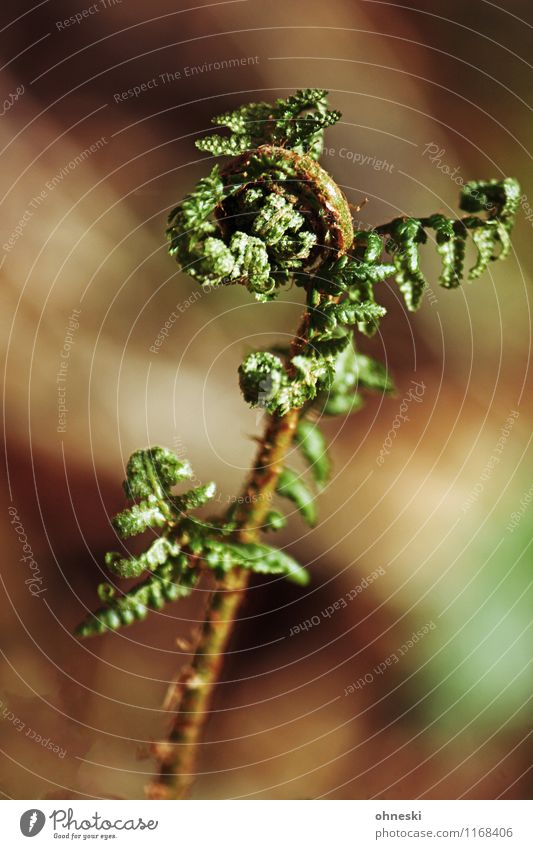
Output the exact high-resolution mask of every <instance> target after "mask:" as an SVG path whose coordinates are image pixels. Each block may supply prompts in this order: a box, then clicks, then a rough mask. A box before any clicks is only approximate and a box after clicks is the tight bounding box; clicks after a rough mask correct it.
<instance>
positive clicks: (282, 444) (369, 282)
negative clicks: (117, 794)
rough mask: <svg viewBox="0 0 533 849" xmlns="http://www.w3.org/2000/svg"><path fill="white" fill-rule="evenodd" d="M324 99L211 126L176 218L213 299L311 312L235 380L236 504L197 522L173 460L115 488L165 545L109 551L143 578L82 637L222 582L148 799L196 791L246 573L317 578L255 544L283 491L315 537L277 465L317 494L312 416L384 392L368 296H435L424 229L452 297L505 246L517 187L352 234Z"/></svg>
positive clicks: (152, 460) (325, 468) (159, 751)
mask: <svg viewBox="0 0 533 849" xmlns="http://www.w3.org/2000/svg"><path fill="white" fill-rule="evenodd" d="M326 95H327V92H326V91H323V90H321V89H306V90H305V91H298V92H296V94H294V95H293V96H291V97H289V98H287V99H285V100H277V101H276V102H275V103H274V104H269V103H252V104H248V105H245V106H242V107H240V108H239V109H237V110H236V111H234V112H228V113H225V114H223V115H221V116H219V117H218V118H215V119H214V123H215V124H217V125H219V126H222V127H225V128H226V129H227V130H229V133H227V134H226V135H224V136H221V135H214V134H211V135H208V136H207V137H206V138H203V139H200V140H199V141H197V142H196V145H197V147H198V148H199V149H200V150H203V151H206V152H208V153H210V154H212V155H213V156H216V157H218V156H223V157H230V158H229V160H228V159H226V161H225V164H224V165H223V166H222V167H220V166H219V165H218V164H216V165H215V166H214V167H213V168H212V170H211V172H210V174H209V175H208V176H206V177H203V178H202V179H201V180H200V181H199V183H198V185H197V187H196V189H195V190H194V191H193V192H191V193H190V194H189V195H187V196H186V197H185V198H184V199H183V200H182V201H181V202H180V203H179V204H178V205H177V206H176V208H175V209H174V210H173V211H172V212H171V214H170V216H169V222H168V230H167V235H168V238H169V250H170V253H171V255H172V256H173V257H175V259H176V260H177V262H178V263H179V265H180V267H181V269H182V270H183V271H185V272H186V273H187V274H189V275H190V276H191V277H194V278H195V279H196V280H198V281H200V282H201V283H202V284H208V285H209V286H212V287H223V286H227V285H231V284H235V283H238V284H241V285H242V286H244V287H245V288H246V289H247V290H248V291H249V292H250V293H251V294H252V295H253V296H254V297H255V298H256V299H257V300H258V301H270V300H272V299H274V298H276V296H277V294H278V292H279V290H280V288H281V287H282V286H284V285H285V284H288V283H292V284H294V285H296V286H298V287H300V288H301V289H302V290H303V292H304V294H305V309H304V313H303V316H302V319H301V322H300V326H299V328H298V330H297V332H296V335H295V337H294V339H293V341H292V343H291V345H290V346H288V347H287V348H286V349H284V348H281V347H279V346H277V347H275V348H274V349H271V350H261V351H254V352H253V353H251V354H249V355H248V356H247V357H246V358H245V359H244V361H243V362H242V364H241V366H240V368H239V384H240V387H241V391H242V394H243V396H244V398H245V400H246V401H247V402H248V403H249V404H251V405H252V406H255V407H259V408H262V409H263V410H264V411H265V413H266V415H267V423H266V428H265V433H264V435H263V438H262V440H261V443H260V447H259V450H258V453H257V457H256V460H255V462H254V465H253V467H252V470H251V472H250V475H249V478H248V480H247V481H246V483H245V485H244V488H243V492H242V497H241V498H239V499H238V500H237V501H236V502H235V505H234V506H232V507H231V508H230V509H229V510H228V511H227V512H226V513H225V514H224V515H222V516H217V517H213V518H210V519H207V520H206V519H200V518H198V517H197V516H194V512H193V511H195V510H196V509H197V508H199V507H202V506H203V505H204V504H206V503H207V502H209V500H210V499H211V498H212V497H213V495H214V493H215V484H213V483H208V484H206V485H204V486H200V487H196V488H194V489H190V490H188V491H185V492H184V493H182V494H181V495H176V494H174V493H173V488H174V487H175V486H176V485H177V484H181V483H182V482H183V481H186V480H188V479H190V478H191V476H192V470H191V468H190V466H189V465H188V463H185V462H182V461H180V460H179V459H178V458H177V457H176V456H175V455H174V454H173V453H172V452H171V451H168V450H167V449H165V448H161V447H153V448H147V449H144V450H140V451H136V452H135V453H134V454H133V455H132V457H131V458H130V460H129V463H128V466H127V471H126V481H125V484H124V487H125V491H126V495H127V497H128V498H129V499H130V501H131V502H132V504H131V506H129V507H128V508H126V510H124V511H123V512H122V513H119V515H118V516H116V517H115V518H114V520H113V525H114V528H115V530H116V532H117V534H118V535H119V536H120V537H122V538H124V539H125V538H128V537H130V536H133V535H136V534H141V533H143V532H145V531H148V530H151V531H152V532H153V531H155V530H158V531H160V535H159V536H157V537H156V539H155V540H154V539H153V538H152V542H151V543H150V544H149V546H148V548H147V549H146V551H145V552H144V553H143V554H141V555H138V556H123V555H122V554H119V553H117V552H109V553H108V554H107V555H106V565H107V567H108V568H109V570H110V571H111V572H113V573H114V574H115V575H117V576H118V577H124V578H134V577H140V576H141V575H142V574H143V573H147V577H145V578H144V579H143V580H142V581H141V582H140V583H138V584H137V585H136V586H135V587H134V588H133V589H130V590H127V591H126V592H123V593H119V594H118V595H117V591H116V589H115V588H114V587H112V586H111V585H110V584H102V585H100V587H99V596H100V598H101V600H102V602H103V604H102V607H101V608H100V609H99V610H97V611H96V613H95V614H91V615H90V616H89V617H87V618H86V619H85V621H84V622H83V623H82V624H81V625H80V626H79V628H78V631H77V633H78V634H79V635H80V636H82V637H89V636H93V635H97V634H101V633H103V632H104V631H107V630H116V629H118V628H121V627H124V626H126V625H130V624H131V623H133V622H134V621H136V620H137V619H144V618H145V617H146V615H147V614H148V612H149V610H150V609H155V610H159V609H161V607H162V606H163V605H164V604H166V603H167V602H171V601H175V600H177V599H179V598H183V597H184V596H187V595H189V594H190V593H191V592H192V591H193V589H194V587H195V586H196V585H197V584H198V582H199V581H200V580H201V578H202V575H203V573H205V572H211V573H212V574H213V575H214V580H215V583H216V590H215V592H214V593H213V595H212V597H211V600H210V602H209V603H208V605H207V608H206V611H205V620H204V623H203V627H202V632H201V636H200V639H199V642H198V645H197V648H196V653H195V655H194V658H193V660H192V662H191V664H190V665H189V666H188V667H186V668H185V669H183V670H182V672H181V674H180V676H179V678H178V681H177V683H176V685H175V686H174V687H173V689H172V691H171V693H170V698H169V700H168V704H169V705H170V708H171V711H172V725H171V728H170V731H169V735H168V738H167V739H166V740H165V741H163V742H160V743H156V744H154V748H153V752H154V755H155V757H156V759H157V761H158V766H159V777H158V778H157V779H155V780H154V781H153V782H152V783H151V785H150V787H149V788H148V795H149V796H150V797H151V798H176V799H178V798H184V797H186V796H187V795H188V793H189V791H190V787H191V784H192V782H193V778H194V769H195V757H196V751H197V747H198V743H199V741H200V739H201V733H202V728H203V725H204V723H205V720H206V717H207V715H208V712H209V706H210V701H211V696H212V693H213V689H214V687H215V685H216V681H217V678H218V674H219V670H220V666H221V662H222V658H223V655H224V651H225V649H226V646H227V642H228V639H229V637H230V635H231V631H232V628H233V624H234V621H235V618H236V614H237V611H238V608H239V605H240V604H241V601H242V597H243V594H244V590H245V589H246V586H247V582H248V579H249V575H250V574H251V573H253V572H256V573H260V574H263V575H278V576H283V577H285V578H287V579H289V580H291V581H294V582H296V583H298V584H301V585H305V584H306V583H307V582H308V580H309V575H308V573H307V571H306V570H305V569H304V568H303V567H302V566H300V565H299V564H298V563H297V562H296V561H295V560H294V559H293V558H292V557H290V556H289V555H287V554H286V553H285V552H283V551H281V550H279V549H276V548H273V547H271V546H269V545H266V544H264V543H263V542H260V534H262V533H264V532H267V531H275V530H278V529H279V528H281V527H283V526H284V524H285V518H284V516H283V515H282V513H280V512H279V511H278V510H274V509H272V498H273V496H274V495H275V494H276V493H277V494H278V495H279V496H280V497H281V498H285V499H288V500H290V501H291V502H292V503H293V504H294V505H295V507H296V508H297V510H298V511H299V513H300V514H301V516H302V518H303V519H304V521H306V522H307V523H308V524H309V525H311V526H312V525H314V524H315V523H316V521H317V511H316V506H315V494H314V492H313V489H312V487H310V486H309V485H308V483H307V482H306V481H305V480H304V479H303V477H302V476H301V475H299V474H298V473H297V472H295V471H294V470H293V469H291V468H289V467H288V466H287V465H286V462H285V457H286V454H287V452H288V450H289V448H290V447H291V445H293V444H295V445H296V446H297V447H298V449H299V450H300V452H301V454H302V456H303V458H304V459H305V461H306V463H307V465H308V467H309V469H310V473H311V478H312V480H313V481H314V487H315V490H320V488H321V487H323V486H324V485H325V484H326V483H327V481H328V478H329V474H330V469H331V463H330V460H329V458H328V453H327V445H326V440H325V438H324V436H323V434H322V432H321V430H320V428H319V425H318V420H319V419H320V417H321V416H338V415H341V416H344V415H347V414H349V413H352V412H355V411H356V410H358V409H360V407H361V405H362V403H363V394H362V393H363V392H364V391H366V390H369V391H373V392H379V393H383V392H390V391H391V390H392V388H393V384H392V380H391V377H390V375H389V374H388V372H387V370H386V368H385V367H384V366H383V365H382V364H381V363H379V362H377V361H376V360H374V359H373V358H371V357H369V356H367V355H365V354H363V353H361V352H360V351H359V350H358V349H357V347H356V345H355V342H354V331H358V332H360V333H361V334H364V335H367V336H370V335H372V334H373V333H375V332H376V330H377V328H378V326H379V322H380V320H381V319H382V318H383V316H384V315H385V312H386V311H385V309H384V307H383V306H381V305H380V304H379V303H378V300H377V299H376V294H375V290H376V288H377V289H378V290H379V284H382V283H383V282H384V281H385V280H387V279H389V278H390V279H393V280H394V281H395V283H396V284H397V285H398V287H399V290H400V292H401V294H402V296H403V298H404V300H405V304H406V306H407V309H408V310H410V311H414V310H416V309H418V307H419V306H420V303H421V300H422V297H423V294H424V290H425V289H426V287H427V282H426V280H425V278H424V275H423V273H422V271H421V268H420V256H419V248H420V246H421V245H423V244H424V243H425V242H427V240H428V236H429V235H430V234H433V238H434V241H435V244H436V247H437V251H438V252H439V254H440V256H441V258H442V272H441V276H440V281H439V282H440V285H441V286H443V287H445V288H448V289H450V288H455V287H457V286H459V285H460V283H461V281H462V278H463V266H464V258H465V251H466V245H467V240H468V238H470V239H471V240H472V243H473V244H474V246H475V248H476V249H477V260H476V262H475V264H474V266H473V267H472V268H471V269H470V271H469V272H468V277H469V279H474V278H476V277H479V276H480V274H481V273H482V272H483V271H484V270H485V269H486V268H487V266H488V264H489V263H490V262H491V261H493V260H496V259H503V258H504V257H505V256H507V254H508V253H509V250H510V244H511V243H510V232H511V229H512V225H513V220H514V216H515V214H516V211H517V208H518V203H519V199H520V187H519V185H518V183H517V182H516V180H513V179H510V178H507V179H504V180H502V181H497V180H489V181H478V182H472V183H468V184H467V185H466V186H465V187H464V188H463V191H462V192H461V197H460V208H461V209H462V210H463V211H464V212H465V213H467V214H466V215H464V216H462V217H460V218H448V217H446V216H444V215H442V214H440V213H439V214H435V215H430V216H429V217H425V218H413V217H399V218H395V219H394V220H393V221H390V222H389V223H387V224H383V225H382V226H380V227H376V228H374V229H373V230H369V231H354V229H353V225H352V218H351V214H350V209H349V205H348V201H347V200H346V198H345V196H344V194H343V192H342V191H341V189H340V188H339V186H338V185H337V184H336V183H335V182H334V180H333V178H332V177H331V176H330V175H329V174H328V173H327V172H326V171H325V170H324V169H323V168H322V167H321V166H320V165H319V164H318V159H319V157H320V154H321V150H322V140H323V132H324V129H325V128H327V127H329V126H331V125H332V124H334V123H335V122H336V121H338V120H339V118H340V113H339V112H337V111H333V110H329V109H328V108H327V100H326Z"/></svg>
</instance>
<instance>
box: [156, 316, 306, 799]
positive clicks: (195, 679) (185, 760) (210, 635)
mask: <svg viewBox="0 0 533 849" xmlns="http://www.w3.org/2000/svg"><path fill="white" fill-rule="evenodd" d="M308 324H309V317H308V313H307V312H306V313H305V314H304V317H303V319H302V322H301V324H300V327H299V328H298V332H297V334H296V336H295V337H294V340H293V342H292V345H291V352H290V357H291V356H294V355H295V354H296V353H297V352H298V351H299V350H300V348H301V347H302V345H304V344H305V341H306V339H307V330H308ZM300 412H301V411H300V410H299V409H292V410H289V412H288V413H286V414H285V415H284V416H269V419H268V423H267V426H266V429H265V433H264V435H263V438H262V440H261V444H260V446H259V450H258V452H257V456H256V458H255V462H254V465H253V467H252V470H251V472H250V475H249V478H248V481H247V483H246V485H245V487H244V490H243V493H242V495H243V498H242V499H241V500H240V506H239V511H238V512H237V516H236V520H237V524H238V530H237V531H236V532H235V537H236V539H237V540H238V541H239V542H246V543H247V542H254V541H255V540H256V539H257V537H258V535H259V531H260V530H261V526H262V525H263V524H264V521H265V517H266V514H267V512H268V511H269V509H270V506H271V502H272V497H273V495H274V493H275V490H276V484H277V481H278V477H279V475H280V473H281V471H282V469H283V465H284V461H285V456H286V454H287V451H288V450H289V448H290V446H291V443H292V441H293V438H294V434H295V431H296V427H297V425H298V419H299V416H300ZM248 581H249V573H248V572H247V571H246V570H243V569H233V570H232V571H231V572H230V573H229V574H228V575H227V576H226V577H225V578H224V580H223V581H219V582H218V586H217V589H216V591H215V592H214V594H213V596H212V598H211V601H210V603H209V604H208V607H207V610H206V613H205V619H204V622H203V625H202V630H201V635H200V639H199V642H198V645H197V647H196V652H195V655H194V657H193V659H192V662H191V664H190V665H189V666H188V667H187V668H186V669H185V670H183V671H182V673H181V675H180V677H179V679H178V681H177V683H176V684H175V685H174V688H173V692H172V693H171V703H172V709H173V711H174V716H173V720H172V726H171V730H170V733H169V735H168V738H167V740H166V741H165V742H164V743H160V744H157V745H155V746H154V752H155V755H156V758H157V759H158V761H159V777H158V779H157V780H155V781H153V782H152V783H151V784H150V785H149V787H148V790H147V795H148V798H151V799H185V798H187V797H188V795H189V792H190V788H191V785H192V783H193V781H194V769H195V763H196V756H197V751H198V744H199V742H200V739H201V735H202V731H203V728H204V725H205V722H206V720H207V717H208V714H209V709H210V704H211V700H212V697H213V694H214V690H215V687H216V683H217V681H218V677H219V673H220V669H221V667H222V663H223V659H224V652H225V650H226V647H227V645H228V642H229V640H230V638H231V635H232V633H233V629H234V627H235V622H236V618H237V613H238V610H239V607H240V605H241V603H242V601H243V598H244V594H245V591H246V588H247V586H248Z"/></svg>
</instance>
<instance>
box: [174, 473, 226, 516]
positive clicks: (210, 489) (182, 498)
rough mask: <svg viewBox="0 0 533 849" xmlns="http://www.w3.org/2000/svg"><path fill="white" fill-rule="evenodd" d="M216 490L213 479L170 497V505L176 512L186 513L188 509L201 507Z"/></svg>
mask: <svg viewBox="0 0 533 849" xmlns="http://www.w3.org/2000/svg"><path fill="white" fill-rule="evenodd" d="M216 490H217V485H216V483H214V482H213V481H210V483H206V484H204V485H203V486H197V487H196V488H195V489H189V490H188V491H187V492H184V493H183V495H177V496H175V497H174V498H172V499H171V503H172V506H173V507H174V509H175V510H177V512H178V513H188V512H189V510H196V509H197V508H198V507H203V505H204V504H207V502H208V501H210V500H211V499H212V498H213V497H214V495H215V492H216Z"/></svg>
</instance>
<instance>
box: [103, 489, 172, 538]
mask: <svg viewBox="0 0 533 849" xmlns="http://www.w3.org/2000/svg"><path fill="white" fill-rule="evenodd" d="M168 521H169V514H168V512H167V511H166V510H165V509H164V505H162V504H161V502H160V501H159V500H158V499H157V498H156V497H155V495H150V497H149V498H147V499H146V500H144V501H140V502H139V503H138V504H134V505H133V507H128V508H127V509H126V510H123V511H122V513H118V514H117V515H116V516H115V517H114V519H112V520H111V523H112V525H113V527H114V528H115V530H116V532H117V533H118V535H119V536H120V537H122V538H123V539H126V538H127V537H132V536H136V534H142V533H143V531H146V530H147V529H148V528H162V527H163V526H164V525H166V523H167V522H168Z"/></svg>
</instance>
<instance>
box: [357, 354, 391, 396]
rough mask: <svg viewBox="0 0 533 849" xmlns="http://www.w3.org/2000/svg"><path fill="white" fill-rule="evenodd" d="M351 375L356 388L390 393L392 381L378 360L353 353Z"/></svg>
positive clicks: (385, 368)
mask: <svg viewBox="0 0 533 849" xmlns="http://www.w3.org/2000/svg"><path fill="white" fill-rule="evenodd" d="M354 353H355V357H354V363H353V374H354V377H355V382H356V384H357V386H359V387H363V388H364V389H374V390H377V391H379V392H392V391H393V390H394V383H393V380H392V378H391V376H390V374H389V372H388V369H387V367H386V366H385V365H383V363H380V362H379V360H375V359H374V358H373V357H369V356H367V354H361V353H359V351H355V352H354Z"/></svg>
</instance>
